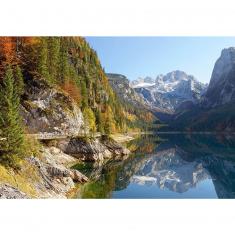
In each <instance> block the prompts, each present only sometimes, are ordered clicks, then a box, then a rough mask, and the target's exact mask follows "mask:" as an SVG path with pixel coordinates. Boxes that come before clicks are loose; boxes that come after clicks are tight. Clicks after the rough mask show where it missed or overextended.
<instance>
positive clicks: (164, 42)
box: [86, 37, 235, 82]
mask: <svg viewBox="0 0 235 235" xmlns="http://www.w3.org/2000/svg"><path fill="white" fill-rule="evenodd" d="M86 39H87V41H88V42H89V44H90V45H91V47H92V48H94V49H95V50H96V51H97V53H98V56H99V58H100V61H101V64H102V66H103V67H104V68H105V71H106V72H113V73H121V74H123V75H126V76H127V77H128V79H130V80H133V79H136V78H137V77H145V76H152V77H156V76H157V75H158V74H166V73H168V72H171V71H173V70H183V71H185V72H186V73H188V74H191V75H194V76H195V77H196V78H197V79H198V80H199V81H202V82H209V80H210V77H211V73H212V70H213V67H214V64H215V61H216V60H217V59H218V57H219V56H220V53H221V50H222V49H223V48H227V47H231V46H233V47H235V37H86Z"/></svg>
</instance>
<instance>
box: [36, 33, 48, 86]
mask: <svg viewBox="0 0 235 235" xmlns="http://www.w3.org/2000/svg"><path fill="white" fill-rule="evenodd" d="M38 72H39V74H40V75H41V76H42V77H43V78H45V79H47V80H48V81H49V82H50V76H49V71H48V49H47V38H41V42H40V48H39V61H38Z"/></svg>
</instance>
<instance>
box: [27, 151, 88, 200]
mask: <svg viewBox="0 0 235 235" xmlns="http://www.w3.org/2000/svg"><path fill="white" fill-rule="evenodd" d="M27 161H28V162H29V164H31V165H32V166H34V167H35V168H36V169H37V171H38V175H39V179H40V180H38V181H37V182H34V188H35V190H36V192H37V195H38V197H39V198H66V193H67V192H69V191H70V190H71V189H73V188H74V187H75V184H74V183H84V182H87V181H88V178H87V177H86V176H85V175H83V174H81V173H80V172H79V171H77V170H75V169H70V168H69V167H68V166H66V165H67V164H69V163H70V164H71V163H74V162H75V161H76V159H74V158H73V157H71V156H69V155H67V154H64V153H63V152H62V151H60V150H59V149H56V148H55V147H50V148H43V150H42V155H41V158H37V157H30V158H28V159H27Z"/></svg>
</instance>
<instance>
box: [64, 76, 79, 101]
mask: <svg viewBox="0 0 235 235" xmlns="http://www.w3.org/2000/svg"><path fill="white" fill-rule="evenodd" d="M61 88H62V89H63V91H65V92H66V93H68V94H69V95H70V97H72V99H73V100H74V101H75V102H76V103H77V104H80V102H81V92H80V89H79V88H78V87H77V85H76V84H75V83H74V82H73V81H66V82H65V83H64V84H63V85H62V86H61Z"/></svg>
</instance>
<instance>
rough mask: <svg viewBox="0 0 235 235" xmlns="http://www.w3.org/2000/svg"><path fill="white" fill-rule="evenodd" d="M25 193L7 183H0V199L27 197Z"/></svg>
mask: <svg viewBox="0 0 235 235" xmlns="http://www.w3.org/2000/svg"><path fill="white" fill-rule="evenodd" d="M27 198H28V197H27V195H26V194H25V193H23V192H21V191H19V190H18V189H17V188H15V187H12V186H10V185H8V184H3V185H0V199H27Z"/></svg>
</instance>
